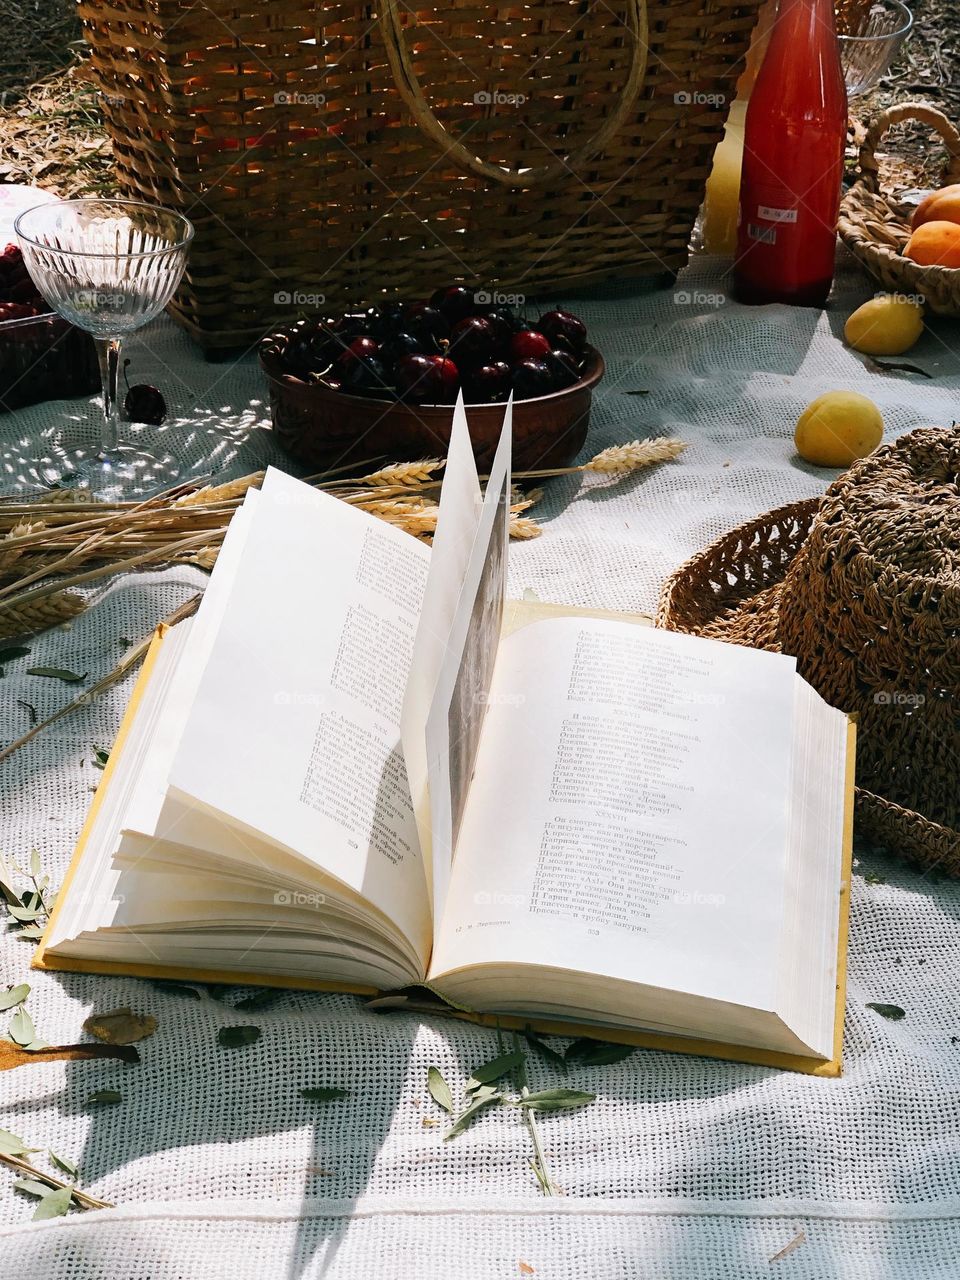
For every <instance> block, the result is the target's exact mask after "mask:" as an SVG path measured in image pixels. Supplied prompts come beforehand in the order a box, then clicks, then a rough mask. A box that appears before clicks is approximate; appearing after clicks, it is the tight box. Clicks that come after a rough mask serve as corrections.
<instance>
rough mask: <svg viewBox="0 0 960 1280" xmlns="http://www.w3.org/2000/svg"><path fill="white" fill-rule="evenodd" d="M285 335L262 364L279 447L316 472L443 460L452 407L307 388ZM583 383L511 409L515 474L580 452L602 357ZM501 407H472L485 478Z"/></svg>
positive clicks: (264, 350) (594, 358)
mask: <svg viewBox="0 0 960 1280" xmlns="http://www.w3.org/2000/svg"><path fill="white" fill-rule="evenodd" d="M285 345H286V334H285V332H284V331H283V330H280V331H278V332H277V333H276V334H271V335H270V336H269V337H267V338H264V340H263V342H262V344H261V346H260V365H261V368H262V369H263V371H264V373H265V374H266V376H267V381H268V383H269V384H270V411H271V414H272V417H273V429H274V431H275V432H276V435H277V441H278V443H279V444H280V447H281V448H282V449H284V450H285V451H286V452H287V453H289V454H290V455H291V457H293V458H296V459H297V461H298V462H302V463H304V464H305V465H306V466H308V467H311V468H312V469H314V470H316V471H326V470H331V469H332V468H334V467H341V466H349V465H351V464H352V463H362V462H366V461H367V460H369V459H371V458H381V457H386V458H389V459H390V461H396V462H408V461H410V462H412V461H415V460H416V459H417V458H427V457H437V456H440V457H443V456H445V455H446V452H447V445H448V444H449V442H450V428H451V426H452V423H453V406H452V405H409V404H404V403H402V402H401V401H395V400H376V399H370V398H367V397H365V396H353V395H346V394H344V393H343V392H342V391H333V390H331V389H330V388H329V387H325V386H323V385H322V384H320V383H305V382H301V381H300V379H299V378H294V377H293V376H292V375H291V374H289V373H287V372H286V371H285V370H284V368H283V364H282V354H283V349H284V347H285ZM586 357H587V363H586V366H585V369H584V373H583V377H582V378H581V379H580V381H579V382H576V383H574V385H573V386H572V387H567V388H566V389H565V390H563V391H554V392H553V393H552V394H551V395H548V396H537V397H535V398H534V399H532V400H516V401H514V405H513V468H514V470H515V471H535V470H538V469H539V468H541V467H564V466H566V465H567V464H568V463H569V462H570V461H571V460H572V459H573V458H575V457H576V455H577V454H578V453H579V451H580V449H581V447H582V445H583V442H584V440H585V439H586V436H587V427H588V425H589V423H590V401H591V398H592V395H593V388H594V387H595V386H596V384H597V383H598V382H599V381H600V379H601V378H602V377H603V373H604V363H603V357H602V356H601V355H600V352H599V351H596V350H595V349H594V348H593V347H587V348H586ZM503 410H504V406H503V405H502V404H478V405H468V406H467V413H468V416H469V419H470V436H471V439H472V440H473V451H474V454H475V455H476V459H477V466H478V468H479V469H480V471H481V473H483V472H485V471H489V469H490V463H491V462H492V461H493V454H494V451H495V449H496V447H497V441H498V440H499V438H500V429H501V427H502V425H503Z"/></svg>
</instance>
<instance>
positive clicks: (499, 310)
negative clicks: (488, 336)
mask: <svg viewBox="0 0 960 1280" xmlns="http://www.w3.org/2000/svg"><path fill="white" fill-rule="evenodd" d="M484 314H485V317H486V319H487V320H498V321H499V322H500V323H501V324H502V325H503V326H504V328H505V329H506V331H507V332H508V333H519V331H520V330H521V329H526V328H527V327H528V326H527V322H526V321H525V320H523V319H521V317H520V316H519V315H517V313H516V311H514V309H513V308H512V307H494V308H493V310H492V311H487V312H485V313H484Z"/></svg>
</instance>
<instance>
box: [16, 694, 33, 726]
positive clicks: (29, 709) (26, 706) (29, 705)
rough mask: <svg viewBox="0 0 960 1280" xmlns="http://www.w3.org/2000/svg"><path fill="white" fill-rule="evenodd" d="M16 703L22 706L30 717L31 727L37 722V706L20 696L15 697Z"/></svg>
mask: <svg viewBox="0 0 960 1280" xmlns="http://www.w3.org/2000/svg"><path fill="white" fill-rule="evenodd" d="M17 705H18V706H21V707H23V709H24V711H26V713H27V715H28V716H29V717H30V726H31V728H32V727H33V726H34V725H35V724H36V723H37V708H36V707H35V706H34V705H33V703H32V702H24V700H23V699H22V698H18V699H17Z"/></svg>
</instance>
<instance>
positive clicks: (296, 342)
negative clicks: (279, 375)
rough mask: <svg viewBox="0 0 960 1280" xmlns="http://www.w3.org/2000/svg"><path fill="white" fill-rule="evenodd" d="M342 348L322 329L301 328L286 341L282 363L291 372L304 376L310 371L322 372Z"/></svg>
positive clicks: (328, 366)
mask: <svg viewBox="0 0 960 1280" xmlns="http://www.w3.org/2000/svg"><path fill="white" fill-rule="evenodd" d="M342 350H343V347H342V345H341V343H340V342H339V341H338V340H337V339H336V338H331V337H330V336H329V335H327V334H326V333H324V332H323V331H322V330H313V329H306V328H305V329H302V330H301V331H300V332H298V333H297V334H295V336H294V337H292V338H291V339H290V341H289V342H288V343H287V345H286V348H285V349H284V353H283V365H284V368H285V369H289V371H290V372H291V373H295V374H297V375H298V376H300V377H305V376H306V375H307V374H310V373H322V372H323V371H324V370H325V369H329V368H330V366H331V365H332V364H333V362H334V360H335V359H336V358H337V355H338V354H339V353H340V352H341V351H342Z"/></svg>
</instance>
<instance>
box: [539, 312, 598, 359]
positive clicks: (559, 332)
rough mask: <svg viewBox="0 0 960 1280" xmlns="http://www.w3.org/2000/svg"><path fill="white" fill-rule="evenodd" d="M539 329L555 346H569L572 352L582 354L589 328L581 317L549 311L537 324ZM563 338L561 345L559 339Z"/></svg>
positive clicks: (570, 313)
mask: <svg viewBox="0 0 960 1280" xmlns="http://www.w3.org/2000/svg"><path fill="white" fill-rule="evenodd" d="M537 328H538V329H539V330H540V332H541V333H544V334H546V336H547V337H548V338H549V339H550V341H551V343H552V344H553V346H557V345H564V346H569V347H570V350H571V351H574V352H577V353H579V352H581V351H582V350H583V347H584V343H585V342H586V341H587V326H586V325H585V324H584V323H583V321H582V320H581V319H580V317H579V316H575V315H574V314H573V313H572V312H570V311H561V310H559V309H558V310H556V311H547V312H545V313H544V314H543V315H542V316H541V317H540V319H539V321H538V322H537ZM559 338H563V343H562V344H559V343H558V341H557V339H559Z"/></svg>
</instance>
